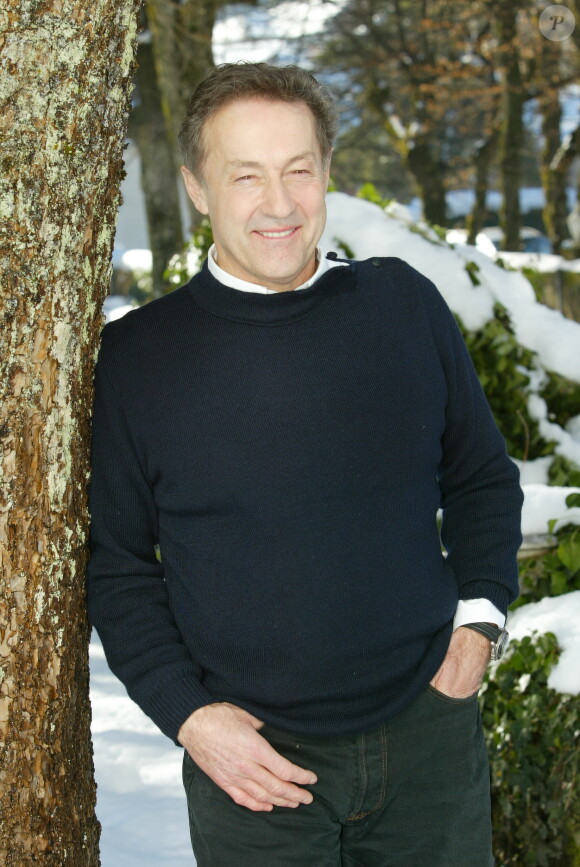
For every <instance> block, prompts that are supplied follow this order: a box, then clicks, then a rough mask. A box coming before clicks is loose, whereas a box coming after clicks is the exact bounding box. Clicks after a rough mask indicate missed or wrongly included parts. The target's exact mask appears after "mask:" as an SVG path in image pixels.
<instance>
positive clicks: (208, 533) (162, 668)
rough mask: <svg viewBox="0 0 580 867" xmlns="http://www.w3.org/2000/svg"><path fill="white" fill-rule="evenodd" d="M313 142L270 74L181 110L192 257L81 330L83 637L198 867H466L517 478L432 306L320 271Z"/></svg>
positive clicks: (323, 127) (478, 863)
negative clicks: (116, 313) (199, 227)
mask: <svg viewBox="0 0 580 867" xmlns="http://www.w3.org/2000/svg"><path fill="white" fill-rule="evenodd" d="M335 133H336V110H335V107H334V104H333V102H332V100H331V98H330V96H329V94H328V92H327V91H326V89H325V88H324V87H322V86H321V85H320V84H319V83H318V82H317V81H316V80H315V79H314V78H312V76H311V75H309V74H308V73H307V72H305V71H303V70H301V69H298V68H296V67H283V68H278V67H273V66H269V65H267V64H226V65H224V66H221V67H217V68H216V69H213V70H211V72H210V73H209V74H208V76H207V77H206V79H205V80H204V81H203V82H202V83H201V84H200V86H199V87H198V89H197V90H196V92H195V93H194V94H193V96H192V99H191V102H190V105H189V108H188V113H187V116H186V118H185V121H184V124H183V127H182V132H181V143H182V148H183V154H184V163H185V165H184V166H183V169H182V172H183V177H184V181H185V185H186V188H187V191H188V193H189V195H190V197H191V199H192V201H193V202H194V204H195V206H196V207H197V208H198V210H199V211H200V212H201V213H202V214H208V215H209V217H210V219H211V224H212V229H213V234H214V241H215V244H214V246H213V247H212V248H211V250H210V255H209V257H208V260H207V262H205V263H204V265H203V267H202V269H201V271H200V272H199V274H197V275H196V276H195V277H194V278H193V279H192V280H191V281H190V283H189V284H187V285H186V286H184V287H182V288H181V289H179V290H177V291H175V292H173V293H171V295H168V296H167V297H165V298H163V299H160V300H159V301H156V302H154V303H152V304H150V305H147V306H146V307H144V308H142V309H141V310H138V311H135V312H133V313H130V314H128V315H127V316H126V317H124V318H123V319H122V320H119V321H117V322H115V323H112V324H110V325H108V326H107V328H106V329H105V331H104V334H103V344H102V348H101V353H100V356H99V363H98V365H97V380H96V397H95V412H94V423H93V476H92V482H91V511H92V530H91V560H90V563H89V569H88V597H89V612H90V616H91V619H92V622H93V623H94V625H95V626H96V627H97V629H98V631H99V634H100V635H101V638H102V641H103V646H104V648H105V652H106V654H107V658H108V660H109V664H110V666H111V668H112V670H113V671H114V672H116V673H117V674H118V676H119V677H120V678H121V680H122V681H123V682H124V683H125V685H126V687H127V689H128V691H129V694H130V695H131V696H132V697H133V698H134V699H135V701H137V702H138V703H139V704H140V706H141V707H142V708H143V710H144V711H145V712H146V713H147V714H148V715H149V716H150V717H151V718H152V719H153V720H154V721H155V722H156V724H157V725H158V726H159V727H160V728H161V730H162V731H163V732H165V733H166V734H167V735H168V736H169V737H171V738H172V739H173V740H174V741H175V742H176V743H177V744H181V745H182V746H183V747H185V750H184V767H183V773H184V783H185V788H186V793H187V800H188V808H189V818H190V829H191V838H192V844H193V849H194V852H195V855H196V859H197V864H198V867H211V865H219V867H230V865H236V867H276V865H280V867H285V865H301V867H326V865H327V867H339V865H342V867H344V865H349V867H355V865H358V867H418V865H426V864H428V865H430V867H450V865H452V864H455V865H458V867H490V865H492V864H493V856H492V849H491V827H490V804H489V774H488V767H487V757H486V754H485V747H484V742H483V735H482V731H481V720H480V715H479V710H478V704H477V691H478V688H479V686H480V683H481V679H482V677H483V674H484V671H485V668H486V665H487V663H488V660H489V659H490V656H492V657H494V658H497V657H499V656H500V655H501V653H502V649H503V647H504V646H505V640H506V636H507V633H506V632H505V629H504V628H503V627H504V623H505V614H506V610H507V606H508V604H509V602H510V601H511V600H512V599H513V598H514V597H515V596H516V595H517V567H516V552H517V548H518V546H519V543H520V533H519V515H520V508H521V501H522V496H521V491H520V489H519V485H518V474H517V469H516V468H515V466H514V465H513V464H512V463H511V462H510V460H509V459H508V457H507V455H506V452H505V445H504V443H503V440H502V438H501V435H500V434H499V432H498V430H497V428H496V426H495V424H494V422H493V418H492V416H491V413H490V411H489V408H488V406H487V403H486V401H485V397H484V396H483V393H482V391H481V388H480V386H479V382H478V379H477V376H476V374H475V372H474V370H473V367H472V364H471V361H470V359H469V355H468V353H467V351H466V349H465V346H464V344H463V341H462V339H461V336H460V334H459V331H458V329H457V326H456V325H455V322H454V320H453V317H452V315H451V313H450V311H449V310H448V308H447V307H446V305H445V303H444V302H443V299H442V298H441V296H440V295H439V293H438V291H437V289H436V288H435V287H434V286H433V284H432V283H430V282H429V281H428V280H427V279H426V278H425V277H423V276H422V275H421V274H420V273H419V272H418V271H416V270H415V269H414V268H412V267H411V266H410V265H408V264H406V263H405V262H403V261H402V260H400V259H394V258H392V259H380V258H376V259H372V260H369V261H366V262H357V261H347V260H338V259H337V258H336V257H334V258H332V259H329V258H326V257H325V256H324V254H323V252H322V250H321V249H320V247H319V241H320V238H321V236H322V233H323V230H324V226H325V220H326V211H325V193H326V189H327V184H328V178H329V167H330V157H331V152H332V146H333V140H334V136H335ZM439 509H441V510H442V514H443V522H442V526H441V534H439V530H438V526H437V514H438V510H439ZM442 545H443V547H444V549H445V551H444V552H442ZM156 550H160V553H161V557H160V558H159V557H157V556H156V553H155V552H156ZM160 862H162V854H160Z"/></svg>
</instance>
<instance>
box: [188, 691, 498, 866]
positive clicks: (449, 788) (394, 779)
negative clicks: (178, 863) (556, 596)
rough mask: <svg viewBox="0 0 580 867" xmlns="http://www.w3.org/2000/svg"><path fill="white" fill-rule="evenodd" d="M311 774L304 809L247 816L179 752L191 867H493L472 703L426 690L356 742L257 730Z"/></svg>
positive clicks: (484, 765) (483, 764) (485, 776)
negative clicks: (309, 797) (192, 859)
mask: <svg viewBox="0 0 580 867" xmlns="http://www.w3.org/2000/svg"><path fill="white" fill-rule="evenodd" d="M260 733H261V734H262V735H263V736H264V737H265V738H267V740H268V741H269V742H270V743H271V744H272V746H273V747H274V748H275V749H276V750H278V752H280V753H282V754H283V755H285V756H286V757H287V758H288V759H290V760H291V761H292V762H295V763H296V764H298V765H301V766H303V767H305V768H308V769H310V770H313V771H314V772H315V773H316V774H317V776H318V782H317V783H316V784H315V785H313V786H311V787H310V788H311V791H312V792H313V794H314V801H313V803H312V804H309V805H301V806H299V807H297V808H296V809H289V808H284V807H274V809H273V811H272V812H271V813H255V812H252V811H250V810H248V809H247V808H246V807H241V806H238V805H237V804H234V803H233V801H232V800H231V799H230V798H229V796H228V795H226V794H225V792H223V791H222V790H221V789H220V788H219V787H218V786H216V785H215V784H214V783H213V782H212V781H211V780H210V779H209V777H207V776H206V775H205V774H204V773H203V772H202V771H200V770H199V768H198V767H197V766H196V765H195V763H194V762H193V761H192V760H191V758H190V757H189V755H188V754H187V753H185V757H184V765H183V779H184V785H185V790H186V793H187V802H188V809H189V821H190V829H191V839H192V845H193V851H194V853H195V857H196V859H197V864H198V867H286V865H288V867H290V865H299V867H492V865H493V863H494V862H493V857H492V854H491V822H490V796H489V770H488V761H487V754H486V751H485V744H484V740H483V733H482V728H481V717H480V714H479V707H478V704H477V697H476V696H473V697H472V698H468V699H450V698H448V697H446V696H444V695H443V694H441V693H439V692H437V691H436V690H434V689H433V688H432V687H429V688H428V689H427V690H425V692H424V693H422V694H421V695H420V696H419V698H418V699H417V700H416V701H415V702H414V703H413V704H412V705H411V706H410V707H408V708H407V709H406V710H404V711H403V712H402V713H401V714H399V715H398V716H397V717H396V718H395V719H393V720H390V721H389V722H387V723H385V724H383V725H382V726H380V728H378V729H376V730H374V731H372V732H367V733H365V734H359V735H353V736H345V737H331V738H327V737H310V736H304V735H296V734H292V733H291V732H284V731H281V730H279V729H275V728H273V727H272V726H268V725H266V726H264V727H263V728H262V729H261V730H260Z"/></svg>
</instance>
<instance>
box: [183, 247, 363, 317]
mask: <svg viewBox="0 0 580 867" xmlns="http://www.w3.org/2000/svg"><path fill="white" fill-rule="evenodd" d="M334 264H337V265H343V266H345V267H341V268H334V267H331V266H333V265H334ZM319 269H320V265H319ZM319 269H317V272H316V274H318V270H319ZM353 273H354V266H353V265H346V263H344V262H336V263H335V262H334V261H328V260H326V267H324V269H323V271H322V273H321V275H320V276H318V277H317V276H316V275H314V277H315V278H316V279H314V278H313V281H309V285H307V286H304V287H300V291H298V290H296V289H295V290H293V291H289V292H273V293H268V294H264V293H262V292H260V291H259V290H258V291H252V292H251V291H244V292H240V291H239V289H237V288H234V287H232V286H228V285H226V284H225V283H222V282H221V280H218V279H216V277H215V276H214V275H213V273H212V269H210V267H209V265H208V261H207V259H206V260H205V262H204V263H203V267H202V269H201V271H200V272H199V273H198V274H196V275H195V277H193V278H192V280H191V281H190V282H189V284H188V289H189V291H190V292H191V294H192V295H193V297H194V299H195V301H196V302H197V304H198V305H199V306H200V307H203V309H204V310H207V311H208V312H209V313H213V314H215V315H216V316H221V317H222V318H224V319H232V320H234V321H237V322H252V323H256V324H263V325H284V324H286V323H288V322H293V321H294V320H296V319H301V318H302V317H303V316H306V315H308V314H309V313H310V312H311V310H312V309H313V308H314V307H315V306H316V305H317V304H318V302H319V301H320V300H321V299H322V298H323V297H325V296H327V295H328V294H332V293H333V292H338V291H342V290H343V288H345V287H348V286H352V285H353V282H352V276H353Z"/></svg>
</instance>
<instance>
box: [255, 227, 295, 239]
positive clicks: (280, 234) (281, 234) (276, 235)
mask: <svg viewBox="0 0 580 867" xmlns="http://www.w3.org/2000/svg"><path fill="white" fill-rule="evenodd" d="M293 231H294V229H287V230H286V231H285V232H260V235H263V236H264V238H287V237H288V235H291V234H292V232H293Z"/></svg>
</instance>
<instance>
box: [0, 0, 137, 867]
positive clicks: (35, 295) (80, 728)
mask: <svg viewBox="0 0 580 867" xmlns="http://www.w3.org/2000/svg"><path fill="white" fill-rule="evenodd" d="M138 5H139V0H44V2H42V3H41V2H38V0H4V2H3V5H2V9H1V11H0V129H1V130H2V137H3V144H2V167H3V177H2V189H1V190H0V215H1V218H2V219H1V221H0V224H1V226H2V228H1V229H0V279H1V281H2V284H1V285H2V293H1V295H0V321H1V323H2V325H1V328H0V376H1V378H0V383H1V385H0V389H1V391H0V479H1V484H2V487H1V489H0V562H1V565H2V569H1V573H0V590H1V593H0V664H1V671H0V863H1V864H2V865H4V867H28V865H33V864H35V865H36V864H43V865H45V867H96V865H98V863H99V855H98V836H99V825H98V822H97V820H96V817H95V812H94V810H95V785H94V781H93V768H92V750H91V744H90V730H89V725H90V706H89V698H88V653H87V649H88V636H89V630H88V626H87V620H86V615H85V605H84V566H85V549H86V536H87V522H88V516H87V507H86V496H85V489H86V483H87V478H88V454H87V452H88V449H87V446H88V421H89V413H90V406H91V402H92V372H93V363H94V358H95V354H96V349H97V344H98V337H99V331H100V326H101V313H100V310H101V305H102V301H103V299H104V297H105V295H106V293H107V288H108V283H109V279H110V254H111V248H112V241H113V233H114V225H115V219H116V213H117V208H118V204H119V183H120V180H121V176H122V172H123V163H122V146H123V139H124V132H125V125H126V119H127V113H128V103H129V91H130V76H131V73H132V64H133V57H134V48H135V44H136V31H137V12H138Z"/></svg>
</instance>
